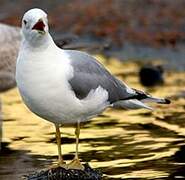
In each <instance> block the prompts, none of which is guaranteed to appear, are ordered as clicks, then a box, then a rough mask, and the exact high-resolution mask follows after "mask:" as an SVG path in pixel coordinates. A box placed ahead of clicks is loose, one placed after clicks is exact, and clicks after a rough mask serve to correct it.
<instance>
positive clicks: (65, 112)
mask: <svg viewBox="0 0 185 180" xmlns="http://www.w3.org/2000/svg"><path fill="white" fill-rule="evenodd" d="M60 81H62V80H61V79H60ZM26 83H28V81H27V82H26ZM30 84H31V86H32V87H30V85H28V86H24V87H19V90H20V93H21V96H22V98H23V100H24V102H25V104H26V105H27V106H28V108H29V109H30V110H31V111H32V112H34V113H35V114H37V115H38V116H40V117H42V118H44V119H46V120H49V121H51V122H55V123H70V122H71V121H76V120H78V116H79V114H80V111H82V109H83V108H82V105H81V103H80V102H79V100H78V99H77V98H76V97H75V96H74V94H73V92H72V91H71V90H70V87H69V86H68V84H67V82H65V83H64V81H63V84H61V83H59V82H55V81H54V80H53V79H48V78H46V79H45V80H44V79H43V78H42V80H40V82H39V79H38V78H37V79H36V82H33V80H32V82H30Z"/></svg>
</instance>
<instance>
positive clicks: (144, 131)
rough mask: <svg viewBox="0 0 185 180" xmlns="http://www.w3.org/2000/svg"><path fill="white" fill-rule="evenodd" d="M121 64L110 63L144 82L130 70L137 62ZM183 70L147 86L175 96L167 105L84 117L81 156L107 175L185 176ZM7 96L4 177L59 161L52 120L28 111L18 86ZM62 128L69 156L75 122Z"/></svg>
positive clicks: (132, 80) (0, 165)
mask: <svg viewBox="0 0 185 180" xmlns="http://www.w3.org/2000/svg"><path fill="white" fill-rule="evenodd" d="M118 66H119V68H117V67H118ZM120 66H121V67H122V65H121V64H120V63H119V62H114V61H113V62H111V63H110V65H109V66H108V67H109V68H110V69H111V70H112V71H113V72H115V74H117V75H119V77H121V78H123V79H124V80H126V81H127V82H129V84H130V85H132V86H133V87H136V88H141V87H140V85H139V83H138V79H137V76H136V73H131V72H135V71H136V70H137V67H138V66H137V64H133V63H130V64H128V67H129V68H128V69H126V71H125V70H124V75H123V70H122V69H121V68H120ZM124 66H125V65H124ZM136 72H137V71H136ZM128 74H129V75H128ZM184 75H185V74H183V73H178V74H175V73H169V75H168V76H167V77H166V82H167V84H166V86H163V87H161V88H160V89H159V88H152V89H149V91H152V93H153V94H155V95H158V96H169V97H172V101H173V102H172V104H171V105H169V106H168V107H166V106H161V105H157V108H156V110H155V111H153V112H151V111H147V110H137V111H120V110H108V111H106V112H105V113H104V114H103V115H101V116H99V117H97V118H96V119H94V120H93V121H91V122H88V123H85V124H84V125H83V128H82V130H81V139H80V154H79V155H80V157H81V159H82V160H83V161H85V162H90V164H91V166H93V167H95V168H100V169H101V170H102V171H103V173H104V174H105V179H122V178H124V179H154V178H155V179H166V178H169V179H170V178H171V179H175V178H178V177H183V178H185V174H184V170H183V169H184V168H185V156H184V154H185V121H184V120H185V114H184V110H185V99H184V97H182V96H176V94H179V93H180V92H182V91H183V88H184V81H185V79H184ZM3 101H4V104H5V105H4V110H3V111H4V118H5V120H4V141H6V142H9V144H8V145H6V148H4V149H5V150H4V152H2V153H1V156H0V179H3V180H4V179H5V180H6V179H7V180H9V179H19V178H20V176H22V175H23V174H27V173H30V172H32V171H34V170H36V169H37V170H39V169H43V168H46V167H48V166H49V165H50V164H51V163H52V162H54V161H56V159H57V147H56V141H55V135H54V132H55V131H54V127H53V125H52V124H50V123H49V122H47V121H43V120H40V119H39V118H38V117H36V116H35V115H33V114H32V113H31V112H29V111H28V110H27V109H26V108H25V107H24V105H23V104H22V103H21V100H20V97H19V96H18V95H17V90H16V89H14V90H12V91H10V92H8V93H6V94H4V95H3ZM61 130H62V143H63V151H64V154H65V155H64V159H65V160H67V161H68V160H71V159H72V158H73V156H74V151H75V145H74V142H75V137H74V128H71V127H62V128H61Z"/></svg>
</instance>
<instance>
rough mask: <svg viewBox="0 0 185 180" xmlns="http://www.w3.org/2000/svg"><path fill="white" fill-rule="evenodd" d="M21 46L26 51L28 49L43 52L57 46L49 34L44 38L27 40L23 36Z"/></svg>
mask: <svg viewBox="0 0 185 180" xmlns="http://www.w3.org/2000/svg"><path fill="white" fill-rule="evenodd" d="M21 46H22V48H23V49H24V50H26V49H27V50H31V51H42V50H46V49H48V48H49V47H50V48H51V47H54V46H56V45H55V43H54V41H53V38H52V37H51V35H50V34H49V33H47V34H45V35H44V36H42V37H29V38H25V37H24V36H23V38H22V43H21Z"/></svg>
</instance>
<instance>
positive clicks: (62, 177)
mask: <svg viewBox="0 0 185 180" xmlns="http://www.w3.org/2000/svg"><path fill="white" fill-rule="evenodd" d="M84 166H85V169H84V170H83V171H82V170H76V169H69V170H66V169H64V168H62V167H58V168H55V169H49V170H43V171H41V172H36V173H34V174H31V175H26V176H25V177H24V179H26V180H100V179H102V173H101V172H100V171H98V170H94V169H92V168H91V167H90V166H89V165H88V164H85V165H84Z"/></svg>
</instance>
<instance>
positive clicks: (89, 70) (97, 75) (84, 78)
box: [66, 50, 134, 103]
mask: <svg viewBox="0 0 185 180" xmlns="http://www.w3.org/2000/svg"><path fill="white" fill-rule="evenodd" d="M66 52H67V53H68V55H69V56H70V60H71V65H72V67H73V70H74V76H73V78H72V79H70V80H69V83H70V85H71V87H72V90H73V91H74V92H75V95H76V96H77V97H78V98H79V99H83V98H85V97H86V96H87V95H88V93H89V92H90V91H91V90H92V89H96V88H97V87H98V86H101V87H103V88H104V89H106V90H107V91H108V94H109V99H108V100H109V102H110V103H114V102H116V101H119V100H124V99H128V98H130V97H132V96H133V95H134V94H132V92H130V93H129V92H128V87H127V86H126V85H125V84H123V83H122V82H121V81H119V80H118V79H116V78H115V77H114V76H112V75H111V74H110V73H109V72H108V71H107V70H106V69H105V68H104V67H103V65H102V64H100V63H99V62H98V61H96V59H95V58H93V57H92V56H89V55H88V54H86V53H84V52H80V51H74V50H66Z"/></svg>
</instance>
